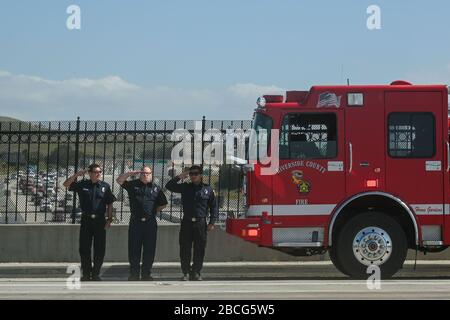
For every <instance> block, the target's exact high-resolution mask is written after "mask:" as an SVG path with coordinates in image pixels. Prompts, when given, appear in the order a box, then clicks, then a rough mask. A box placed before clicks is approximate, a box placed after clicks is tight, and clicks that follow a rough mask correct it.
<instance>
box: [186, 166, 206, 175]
mask: <svg viewBox="0 0 450 320" xmlns="http://www.w3.org/2000/svg"><path fill="white" fill-rule="evenodd" d="M194 170H198V172H200V174H202V173H203V168H202V167H201V166H198V165H193V166H192V167H190V168H189V171H194Z"/></svg>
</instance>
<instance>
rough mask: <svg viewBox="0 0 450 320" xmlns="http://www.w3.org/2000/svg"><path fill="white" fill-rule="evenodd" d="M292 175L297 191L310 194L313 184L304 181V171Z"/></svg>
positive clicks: (295, 171) (294, 172) (297, 171)
mask: <svg viewBox="0 0 450 320" xmlns="http://www.w3.org/2000/svg"><path fill="white" fill-rule="evenodd" d="M291 173H292V177H291V178H292V182H293V183H294V184H295V185H296V186H297V190H298V192H300V193H309V191H310V190H311V184H310V183H309V182H308V181H306V180H305V179H303V171H301V170H294V171H292V172H291Z"/></svg>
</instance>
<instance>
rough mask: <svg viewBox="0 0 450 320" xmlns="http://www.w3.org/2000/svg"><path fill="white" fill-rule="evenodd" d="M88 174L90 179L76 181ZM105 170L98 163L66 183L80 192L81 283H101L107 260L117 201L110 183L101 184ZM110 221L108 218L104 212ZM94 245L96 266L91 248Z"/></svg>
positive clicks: (72, 189) (65, 183)
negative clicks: (104, 261)
mask: <svg viewBox="0 0 450 320" xmlns="http://www.w3.org/2000/svg"><path fill="white" fill-rule="evenodd" d="M86 173H89V178H90V179H89V180H81V181H76V180H77V177H82V176H84V175H85V174H86ZM101 174H102V170H101V168H100V166H99V165H98V164H91V165H90V166H89V169H88V170H82V171H79V172H77V173H76V174H74V175H72V176H71V177H69V178H68V179H67V180H66V181H64V184H63V185H64V186H65V187H66V188H69V191H75V192H77V194H78V196H79V198H80V206H81V210H82V216H81V226H80V257H81V270H82V272H83V276H82V278H81V281H90V280H92V281H101V278H100V269H101V267H102V264H103V259H104V257H105V248H106V229H107V228H109V227H110V226H111V222H112V209H113V206H112V204H113V202H114V201H115V200H116V198H115V197H114V195H113V194H112V192H111V188H110V186H109V184H108V183H106V182H104V181H101V180H100V177H101ZM106 211H107V212H108V219H107V220H106V219H105V212H106ZM92 241H93V242H94V265H93V266H92V258H91V247H92Z"/></svg>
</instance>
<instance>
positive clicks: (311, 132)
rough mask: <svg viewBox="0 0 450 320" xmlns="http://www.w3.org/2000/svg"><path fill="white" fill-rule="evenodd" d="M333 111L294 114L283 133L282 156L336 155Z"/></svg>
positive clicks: (315, 156) (286, 123)
mask: <svg viewBox="0 0 450 320" xmlns="http://www.w3.org/2000/svg"><path fill="white" fill-rule="evenodd" d="M336 145H337V128H336V115H335V114H334V113H314V114H312V113H291V114H288V115H286V116H285V117H284V119H283V123H282V126H281V133H280V159H327V158H335V157H336V156H337V148H336Z"/></svg>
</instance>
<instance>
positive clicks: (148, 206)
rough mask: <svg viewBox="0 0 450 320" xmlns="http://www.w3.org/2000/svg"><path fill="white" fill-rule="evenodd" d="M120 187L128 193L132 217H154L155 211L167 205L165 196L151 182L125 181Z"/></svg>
mask: <svg viewBox="0 0 450 320" xmlns="http://www.w3.org/2000/svg"><path fill="white" fill-rule="evenodd" d="M121 187H122V188H124V189H125V190H127V192H128V198H129V199H130V210H131V215H132V217H137V218H148V217H152V216H156V209H157V208H158V207H159V206H163V205H166V204H167V198H166V195H165V194H164V192H162V190H161V187H159V186H158V185H156V184H154V183H152V182H150V183H143V182H142V181H141V180H140V179H136V180H131V181H125V182H124V183H123V184H122V185H121Z"/></svg>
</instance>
